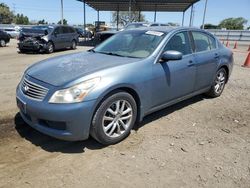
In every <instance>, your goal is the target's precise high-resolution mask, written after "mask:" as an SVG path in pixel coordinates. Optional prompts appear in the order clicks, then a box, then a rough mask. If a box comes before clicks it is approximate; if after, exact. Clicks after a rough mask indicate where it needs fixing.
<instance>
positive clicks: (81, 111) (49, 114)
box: [16, 86, 96, 141]
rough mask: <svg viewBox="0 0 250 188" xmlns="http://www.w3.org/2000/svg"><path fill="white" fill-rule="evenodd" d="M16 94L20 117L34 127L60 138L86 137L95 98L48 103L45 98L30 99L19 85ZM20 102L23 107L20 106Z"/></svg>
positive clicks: (73, 139)
mask: <svg viewBox="0 0 250 188" xmlns="http://www.w3.org/2000/svg"><path fill="white" fill-rule="evenodd" d="M16 96H17V101H18V103H19V104H18V107H19V109H20V114H21V116H22V118H23V119H24V121H25V122H26V123H27V124H28V125H30V126H31V127H33V128H34V129H36V130H38V131H40V132H42V133H44V134H46V135H49V136H52V137H55V138H58V139H62V140H68V141H77V140H86V139H88V137H89V130H90V125H91V121H92V115H93V113H94V109H95V102H96V101H95V100H92V101H86V102H81V103H74V104H50V103H48V102H47V100H46V98H45V99H44V101H36V100H33V99H30V98H29V97H27V96H26V95H25V94H24V93H23V92H22V91H21V89H20V88H19V86H18V87H17V90H16ZM20 102H21V103H22V104H23V105H24V106H23V107H20Z"/></svg>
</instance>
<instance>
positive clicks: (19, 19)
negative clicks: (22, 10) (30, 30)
mask: <svg viewBox="0 0 250 188" xmlns="http://www.w3.org/2000/svg"><path fill="white" fill-rule="evenodd" d="M15 23H16V24H20V25H28V24H29V18H28V17H27V16H24V15H23V14H17V15H16V16H15Z"/></svg>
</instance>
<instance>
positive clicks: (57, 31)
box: [18, 25, 79, 53]
mask: <svg viewBox="0 0 250 188" xmlns="http://www.w3.org/2000/svg"><path fill="white" fill-rule="evenodd" d="M78 37H79V35H78V33H77V32H76V30H75V29H74V28H73V27H70V26H60V25H51V26H34V27H32V28H29V29H27V28H23V29H22V30H21V32H20V36H19V38H18V39H19V43H18V48H19V50H20V52H27V51H36V52H47V53H52V52H54V50H59V49H65V48H68V47H70V48H71V49H75V48H76V46H77V43H78Z"/></svg>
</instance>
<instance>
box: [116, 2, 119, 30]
mask: <svg viewBox="0 0 250 188" xmlns="http://www.w3.org/2000/svg"><path fill="white" fill-rule="evenodd" d="M116 30H117V31H118V30H119V6H118V9H117V11H116Z"/></svg>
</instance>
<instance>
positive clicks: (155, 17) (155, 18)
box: [154, 5, 156, 22]
mask: <svg viewBox="0 0 250 188" xmlns="http://www.w3.org/2000/svg"><path fill="white" fill-rule="evenodd" d="M154 22H156V5H155V15H154Z"/></svg>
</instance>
